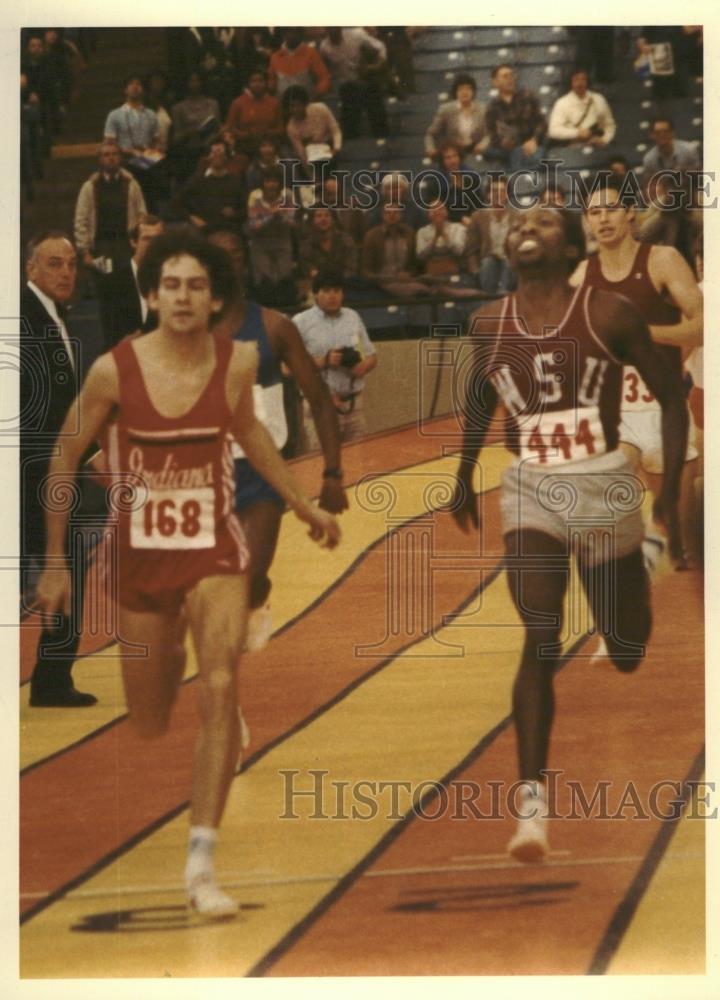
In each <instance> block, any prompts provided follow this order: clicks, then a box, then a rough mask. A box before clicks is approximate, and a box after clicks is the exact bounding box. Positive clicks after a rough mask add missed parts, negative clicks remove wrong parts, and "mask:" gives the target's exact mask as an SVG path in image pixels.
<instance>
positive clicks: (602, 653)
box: [590, 635, 609, 663]
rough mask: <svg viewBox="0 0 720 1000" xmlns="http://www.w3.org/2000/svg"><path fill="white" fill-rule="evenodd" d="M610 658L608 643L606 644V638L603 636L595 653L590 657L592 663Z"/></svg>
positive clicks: (600, 637)
mask: <svg viewBox="0 0 720 1000" xmlns="http://www.w3.org/2000/svg"><path fill="white" fill-rule="evenodd" d="M608 656H609V654H608V648H607V643H606V642H605V637H604V636H602V635H601V636H599V639H598V644H597V646H596V647H595V652H594V653H593V654H592V656H591V657H590V662H591V663H597V661H598V660H606V659H607V658H608Z"/></svg>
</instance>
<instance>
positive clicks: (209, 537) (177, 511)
mask: <svg viewBox="0 0 720 1000" xmlns="http://www.w3.org/2000/svg"><path fill="white" fill-rule="evenodd" d="M214 545H215V491H214V490H213V489H194V490H151V491H150V494H149V496H148V499H147V502H146V503H145V504H144V505H143V507H141V508H140V509H139V510H134V511H133V512H132V514H131V517H130V546H131V548H133V549H173V550H179V549H211V548H213V547H214Z"/></svg>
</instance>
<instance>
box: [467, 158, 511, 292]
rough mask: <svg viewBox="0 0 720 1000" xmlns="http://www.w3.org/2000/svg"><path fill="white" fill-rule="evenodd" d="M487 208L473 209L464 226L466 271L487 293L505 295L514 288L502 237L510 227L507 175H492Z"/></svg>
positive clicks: (504, 236)
mask: <svg viewBox="0 0 720 1000" xmlns="http://www.w3.org/2000/svg"><path fill="white" fill-rule="evenodd" d="M488 202H489V207H488V208H480V209H478V211H477V212H474V213H473V215H472V217H471V219H470V225H469V226H468V229H467V255H468V270H469V271H470V273H471V274H473V275H474V276H475V281H476V282H477V285H478V288H480V289H481V291H483V292H486V293H487V294H488V295H506V294H507V293H508V292H511V291H513V289H514V288H515V287H516V281H515V276H514V275H513V273H512V271H511V270H510V265H509V263H508V259H507V254H506V253H505V240H506V238H507V234H508V230H509V228H510V212H509V210H508V189H507V177H505V176H504V175H503V174H492V175H491V177H490V186H489V190H488Z"/></svg>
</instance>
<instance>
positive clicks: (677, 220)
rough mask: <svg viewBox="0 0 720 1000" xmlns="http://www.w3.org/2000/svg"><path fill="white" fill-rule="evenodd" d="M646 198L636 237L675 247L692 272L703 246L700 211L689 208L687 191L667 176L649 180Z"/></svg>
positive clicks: (644, 240) (661, 175)
mask: <svg viewBox="0 0 720 1000" xmlns="http://www.w3.org/2000/svg"><path fill="white" fill-rule="evenodd" d="M647 195H648V199H649V201H650V206H649V207H648V209H647V211H645V212H642V213H641V215H640V216H639V219H638V223H637V227H636V230H635V236H636V238H637V239H638V240H640V242H641V243H657V244H659V245H660V246H665V247H675V249H676V250H677V251H678V252H679V253H680V254H682V256H683V257H684V258H685V260H686V261H687V262H688V264H689V265H690V267H691V268H692V270H693V272H694V271H695V268H696V253H697V248H698V246H701V245H702V231H703V213H702V209H700V208H691V207H688V202H689V198H688V197H687V196H688V191H687V190H685V188H684V187H683V186H682V185H681V187H680V188H677V186H676V185H675V183H674V182H673V180H672V178H671V177H668V176H667V175H663V174H660V175H659V176H657V177H652V178H651V179H650V183H649V185H648V192H647Z"/></svg>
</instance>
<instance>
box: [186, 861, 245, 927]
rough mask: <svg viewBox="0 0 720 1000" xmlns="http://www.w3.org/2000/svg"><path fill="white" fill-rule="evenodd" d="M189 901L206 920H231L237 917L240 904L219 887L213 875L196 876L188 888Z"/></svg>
mask: <svg viewBox="0 0 720 1000" xmlns="http://www.w3.org/2000/svg"><path fill="white" fill-rule="evenodd" d="M188 901H189V903H190V906H191V907H192V908H193V910H195V912H196V913H197V914H198V916H201V917H204V918H205V919H206V920H229V919H230V917H235V916H237V913H238V911H239V909H240V906H239V904H238V903H237V902H236V901H235V900H234V899H231V897H230V896H228V894H227V893H226V892H223V890H222V889H221V888H220V887H219V886H218V884H217V882H216V881H215V876H214V875H212V874H209V873H208V874H206V875H198V876H196V877H195V878H194V879H193V880H192V882H191V883H190V885H189V886H188Z"/></svg>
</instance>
